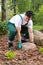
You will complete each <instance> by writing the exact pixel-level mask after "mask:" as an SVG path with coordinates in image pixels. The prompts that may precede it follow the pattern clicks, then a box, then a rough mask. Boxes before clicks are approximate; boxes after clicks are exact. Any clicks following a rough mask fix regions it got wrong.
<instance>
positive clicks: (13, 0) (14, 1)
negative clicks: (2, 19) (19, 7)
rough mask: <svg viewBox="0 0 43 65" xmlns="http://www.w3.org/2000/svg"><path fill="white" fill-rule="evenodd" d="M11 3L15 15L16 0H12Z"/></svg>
mask: <svg viewBox="0 0 43 65" xmlns="http://www.w3.org/2000/svg"><path fill="white" fill-rule="evenodd" d="M12 3H13V9H14V15H16V0H12Z"/></svg>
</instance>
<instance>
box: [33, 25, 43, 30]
mask: <svg viewBox="0 0 43 65" xmlns="http://www.w3.org/2000/svg"><path fill="white" fill-rule="evenodd" d="M42 29H43V26H41V25H34V26H33V30H42Z"/></svg>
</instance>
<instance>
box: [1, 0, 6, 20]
mask: <svg viewBox="0 0 43 65" xmlns="http://www.w3.org/2000/svg"><path fill="white" fill-rule="evenodd" d="M1 2H2V18H1V20H2V21H5V20H6V0H1Z"/></svg>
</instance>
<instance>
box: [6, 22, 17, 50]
mask: <svg viewBox="0 0 43 65" xmlns="http://www.w3.org/2000/svg"><path fill="white" fill-rule="evenodd" d="M7 28H8V30H9V37H8V38H9V39H8V45H9V49H10V47H12V46H13V40H14V37H15V35H16V28H15V27H14V25H13V24H11V23H10V22H9V23H8V25H7Z"/></svg>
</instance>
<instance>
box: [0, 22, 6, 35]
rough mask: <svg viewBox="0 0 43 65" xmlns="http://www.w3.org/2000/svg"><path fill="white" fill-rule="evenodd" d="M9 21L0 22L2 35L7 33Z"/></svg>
mask: <svg viewBox="0 0 43 65" xmlns="http://www.w3.org/2000/svg"><path fill="white" fill-rule="evenodd" d="M6 25H7V22H0V35H2V34H6V32H7V29H6Z"/></svg>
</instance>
